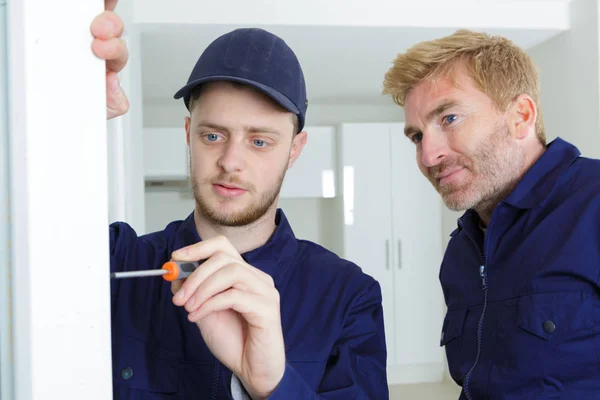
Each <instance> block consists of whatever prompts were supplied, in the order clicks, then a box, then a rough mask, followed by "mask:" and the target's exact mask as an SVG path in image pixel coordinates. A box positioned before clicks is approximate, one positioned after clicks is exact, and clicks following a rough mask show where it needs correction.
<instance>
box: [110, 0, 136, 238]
mask: <svg viewBox="0 0 600 400" xmlns="http://www.w3.org/2000/svg"><path fill="white" fill-rule="evenodd" d="M132 1H133V0H129V1H123V0H122V1H120V2H119V8H118V9H117V12H119V13H120V14H121V11H120V10H121V9H122V8H121V7H123V6H126V5H127V3H131V2H132ZM127 14H128V13H127V12H125V15H127ZM125 24H126V26H127V30H126V31H127V35H124V36H123V39H124V40H125V41H126V42H127V48H128V50H129V54H130V61H129V62H128V64H127V65H126V66H125V68H124V69H123V70H122V71H121V72H120V73H119V78H120V82H121V87H122V88H123V90H124V91H125V93H127V96H128V98H129V111H128V112H127V114H125V115H123V116H120V117H118V118H114V119H112V120H110V121H109V124H108V149H109V150H108V171H109V221H110V222H112V221H125V222H127V223H129V224H130V225H131V226H132V227H133V228H134V229H135V230H136V232H137V233H138V234H143V233H145V212H144V208H145V205H144V151H143V150H142V149H143V146H144V137H143V136H144V132H143V129H142V125H143V113H142V94H141V66H140V59H141V55H140V45H139V42H140V34H139V32H138V29H137V27H136V26H135V25H133V23H132V22H130V21H127V20H125ZM127 24H129V25H127Z"/></svg>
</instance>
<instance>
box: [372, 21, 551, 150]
mask: <svg viewBox="0 0 600 400" xmlns="http://www.w3.org/2000/svg"><path fill="white" fill-rule="evenodd" d="M459 64H462V65H464V66H465V67H466V69H467V72H468V73H469V74H470V76H471V78H472V79H473V80H474V82H475V84H476V86H477V87H478V88H479V90H481V91H482V92H483V93H485V94H486V95H487V96H489V97H490V99H492V101H493V102H494V103H495V105H496V106H497V107H498V109H500V110H502V111H505V110H506V109H507V107H508V106H509V104H510V103H511V102H512V101H513V100H515V99H516V98H517V97H518V96H519V95H521V94H527V95H529V96H530V97H531V98H532V99H533V101H534V102H535V104H536V106H537V110H538V116H537V120H536V134H537V136H538V138H539V140H540V141H541V143H542V144H544V145H545V144H546V134H545V132H544V123H543V121H542V112H541V107H540V85H539V77H538V71H537V68H536V66H535V65H534V63H533V60H532V59H531V57H529V55H527V53H525V51H523V50H522V49H520V48H519V47H518V46H516V45H515V44H513V43H512V42H511V41H510V40H508V39H506V38H503V37H500V36H490V35H488V34H485V33H479V32H473V31H470V30H466V29H461V30H458V31H456V32H455V33H454V34H452V35H450V36H446V37H443V38H440V39H435V40H430V41H426V42H421V43H419V44H417V45H415V46H413V47H411V48H410V49H408V51H407V52H406V53H403V54H399V55H398V56H397V57H396V59H395V60H394V63H393V66H392V67H391V68H390V69H389V70H388V71H387V73H386V74H385V79H384V82H383V94H389V95H391V96H392V98H393V99H394V102H395V103H397V104H398V105H400V106H402V107H403V106H404V102H405V100H406V96H407V94H408V92H409V91H410V90H411V89H412V88H413V87H415V86H416V85H418V84H419V83H420V82H422V81H424V80H432V81H433V80H435V79H436V78H437V77H439V76H442V75H446V76H450V75H451V74H452V72H453V70H454V68H455V67H456V66H457V65H459Z"/></svg>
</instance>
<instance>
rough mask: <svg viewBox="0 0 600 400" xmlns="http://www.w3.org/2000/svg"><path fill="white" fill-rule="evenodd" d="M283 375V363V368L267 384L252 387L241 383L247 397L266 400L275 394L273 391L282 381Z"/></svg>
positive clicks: (265, 382)
mask: <svg viewBox="0 0 600 400" xmlns="http://www.w3.org/2000/svg"><path fill="white" fill-rule="evenodd" d="M284 374H285V363H284V365H283V368H281V370H280V371H279V372H278V373H277V374H274V375H273V376H272V377H271V378H269V380H268V382H267V381H263V382H262V383H260V384H259V385H255V386H254V387H253V385H250V384H246V383H245V382H242V384H243V385H244V388H245V389H246V391H247V392H248V395H249V396H250V398H251V399H252V400H267V399H268V398H269V397H270V396H271V395H272V394H273V392H275V390H276V389H277V387H278V386H279V384H280V383H281V381H282V380H283V376H284Z"/></svg>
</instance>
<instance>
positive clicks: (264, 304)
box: [188, 289, 277, 323]
mask: <svg viewBox="0 0 600 400" xmlns="http://www.w3.org/2000/svg"><path fill="white" fill-rule="evenodd" d="M224 310H234V311H237V312H238V313H240V314H242V315H243V316H244V317H245V319H246V321H248V322H249V323H252V321H253V320H254V318H250V316H251V315H257V316H258V315H262V316H268V315H269V314H276V313H277V309H276V308H274V307H273V304H271V303H270V302H269V301H268V299H266V298H265V297H262V296H259V295H256V294H254V293H250V292H246V291H243V290H239V289H229V290H227V291H225V292H223V293H220V294H219V295H217V296H214V297H211V298H210V299H209V300H207V301H206V302H205V303H204V304H202V306H201V307H199V308H198V309H197V310H196V311H194V312H192V313H190V314H189V315H188V320H189V321H190V322H198V321H200V320H201V319H202V318H204V317H206V316H207V315H209V314H211V313H214V312H217V311H224Z"/></svg>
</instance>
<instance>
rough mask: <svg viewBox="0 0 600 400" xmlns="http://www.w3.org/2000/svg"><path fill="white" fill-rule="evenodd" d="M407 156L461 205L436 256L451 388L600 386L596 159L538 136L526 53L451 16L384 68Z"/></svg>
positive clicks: (572, 389) (522, 391)
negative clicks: (447, 26) (409, 150)
mask: <svg viewBox="0 0 600 400" xmlns="http://www.w3.org/2000/svg"><path fill="white" fill-rule="evenodd" d="M384 93H387V94H390V95H391V96H392V97H393V99H394V100H395V102H396V103H398V104H399V105H400V106H403V107H404V111H405V115H406V128H405V133H406V136H407V137H408V139H409V140H411V141H412V142H414V144H415V148H416V154H417V163H418V165H419V168H420V170H421V172H422V173H423V174H424V175H425V177H426V178H427V179H429V180H430V181H431V183H432V184H433V186H434V187H435V188H436V190H437V191H438V192H439V193H440V195H441V196H442V197H443V199H444V202H445V203H446V205H447V206H448V207H449V208H450V209H452V210H467V211H466V213H465V214H464V215H463V216H462V217H461V218H460V219H459V221H458V228H457V229H456V230H455V231H454V232H453V233H452V235H451V236H452V237H451V239H450V242H449V245H448V248H447V251H446V254H445V257H444V260H443V263H442V265H441V270H440V281H441V284H442V288H443V291H444V295H445V299H446V304H447V306H448V313H447V316H446V318H445V321H444V324H443V332H442V336H441V345H443V346H445V347H446V354H447V357H448V362H449V367H450V373H451V375H452V377H453V379H454V380H455V381H456V382H457V383H458V384H459V385H461V386H462V387H463V391H462V395H461V399H507V400H508V399H542V398H543V399H550V398H552V399H554V398H561V399H592V398H594V399H597V398H599V397H598V396H600V286H599V280H598V279H599V274H600V224H599V223H600V162H599V161H598V160H592V159H587V158H583V157H581V156H580V152H579V151H578V149H577V148H575V147H574V146H573V145H571V144H569V143H567V142H565V141H564V140H562V139H560V138H558V139H556V140H554V141H553V142H551V143H549V144H546V138H545V133H544V125H543V122H542V117H541V113H540V108H539V103H540V101H539V96H540V95H539V83H538V75H537V72H536V69H535V67H534V65H533V62H532V60H531V59H530V57H529V56H528V55H527V54H526V53H525V52H524V51H523V50H521V49H519V48H518V47H516V46H515V45H513V44H512V43H511V42H510V41H508V40H506V39H504V38H501V37H492V36H488V35H485V34H481V33H474V32H470V31H466V30H461V31H458V32H456V33H455V34H453V35H450V36H448V37H444V38H441V39H438V40H433V41H428V42H424V43H420V44H417V45H415V46H414V47H413V48H411V49H409V50H408V51H407V52H406V53H404V54H401V55H399V56H398V57H397V58H396V59H395V62H394V65H393V66H392V67H391V68H390V70H389V71H388V72H387V74H386V76H385V80H384Z"/></svg>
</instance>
